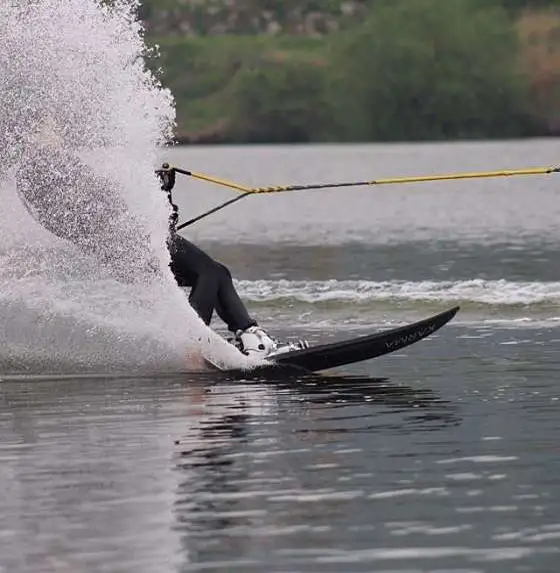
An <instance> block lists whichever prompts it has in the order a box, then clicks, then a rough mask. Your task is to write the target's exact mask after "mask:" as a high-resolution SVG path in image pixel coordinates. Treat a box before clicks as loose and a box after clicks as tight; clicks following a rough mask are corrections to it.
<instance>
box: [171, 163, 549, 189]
mask: <svg viewBox="0 0 560 573" xmlns="http://www.w3.org/2000/svg"><path fill="white" fill-rule="evenodd" d="M173 169H175V171H176V172H177V173H182V174H183V175H189V176H190V177H193V178H194V179H200V180H202V181H208V182H209V183H215V184H216V185H222V186H223V187H229V188H230V189H235V190H236V191H241V192H243V193H281V192H283V191H305V190H312V189H336V188H339V187H358V186H367V185H392V184H400V183H426V182H430V181H453V180H456V179H484V178H490V177H514V176H518V175H548V174H550V173H559V172H560V167H532V168H528V169H506V170H501V171H470V172H466V173H448V174H444V175H413V176H406V177H390V178H386V179H373V180H371V181H367V180H366V181H346V182H343V183H310V184H308V185H271V186H268V187H247V186H245V185H240V184H239V183H234V182H233V181H228V180H227V179H218V178H217V177H213V176H211V175H206V174H204V173H197V172H196V171H186V170H185V169H179V168H177V167H173Z"/></svg>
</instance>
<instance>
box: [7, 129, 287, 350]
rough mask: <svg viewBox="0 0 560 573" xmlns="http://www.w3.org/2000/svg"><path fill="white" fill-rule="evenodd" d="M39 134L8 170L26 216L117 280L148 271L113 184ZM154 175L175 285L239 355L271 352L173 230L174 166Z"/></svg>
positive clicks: (210, 266) (218, 276)
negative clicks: (225, 331)
mask: <svg viewBox="0 0 560 573" xmlns="http://www.w3.org/2000/svg"><path fill="white" fill-rule="evenodd" d="M46 139H47V142H46V143H45V142H44V141H40V142H38V143H37V142H35V144H34V145H33V146H32V148H31V150H30V151H28V152H27V153H23V154H22V157H21V161H20V164H19V167H18V168H17V170H16V185H17V190H18V194H19V196H20V197H21V199H22V200H23V202H24V204H25V206H26V207H27V209H28V211H29V212H30V213H31V215H32V216H33V217H34V218H35V219H36V220H37V221H38V222H39V223H41V225H42V226H43V227H45V228H46V229H48V230H49V231H50V232H52V233H53V234H55V235H56V236H58V237H60V238H63V239H66V240H69V241H71V242H72V243H74V244H75V245H77V246H78V247H79V248H81V249H82V250H83V251H84V252H86V253H89V254H91V255H94V256H95V257H96V258H98V259H99V260H101V261H102V262H103V263H104V264H106V266H107V267H108V268H110V270H111V272H112V273H113V275H114V276H115V277H116V278H117V279H119V280H121V281H123V282H132V281H134V280H135V277H136V276H138V275H139V274H140V273H141V272H142V271H145V272H148V273H150V272H154V270H155V268H157V262H155V260H154V257H153V255H151V250H150V246H149V239H148V237H147V236H146V235H144V234H142V233H141V232H139V230H138V227H137V225H136V224H135V222H134V220H133V219H132V216H131V214H130V212H129V211H128V209H127V206H126V204H125V203H124V201H123V200H122V199H121V198H120V196H119V194H118V193H115V191H114V183H113V182H112V181H110V180H109V179H106V178H103V177H100V176H99V175H97V174H95V173H94V172H93V171H92V170H91V169H90V168H89V167H88V166H86V165H85V164H84V163H83V162H82V161H81V160H80V159H78V158H77V157H76V156H75V155H74V154H73V153H70V152H68V151H65V150H64V149H63V147H62V146H60V145H59V144H58V143H57V142H56V138H54V137H53V135H52V133H51V134H49V136H48V137H47V138H46ZM43 140H44V138H43ZM156 173H157V174H158V175H159V177H160V179H161V182H162V189H163V190H164V191H166V193H167V194H168V198H169V202H170V204H171V206H172V213H171V216H170V232H169V236H168V240H167V246H168V249H169V252H170V256H171V263H170V267H171V270H172V272H173V274H174V276H175V279H176V281H177V283H178V285H179V286H182V287H191V289H192V290H191V293H190V297H189V301H190V304H191V306H192V307H193V309H194V310H195V311H196V312H197V314H198V315H199V316H200V318H201V319H202V320H203V321H204V322H205V323H206V324H210V321H211V320H212V315H213V313H214V310H216V312H217V314H218V315H219V316H220V317H221V318H222V319H223V320H224V322H225V323H226V325H227V326H228V328H229V330H230V331H231V332H233V333H235V336H236V339H237V341H238V344H239V347H240V349H241V351H242V352H244V353H245V354H247V355H254V356H261V357H264V356H267V355H269V354H271V353H273V352H275V351H277V350H278V348H277V344H276V342H275V341H274V340H273V339H272V338H271V337H270V336H269V335H268V334H267V333H266V332H265V331H264V330H263V329H262V328H261V327H259V326H258V324H257V321H256V320H254V319H253V318H252V317H251V316H250V315H249V314H248V312H247V309H246V308H245V305H244V304H243V302H242V301H241V299H240V298H239V295H238V294H237V291H236V290H235V287H234V285H233V281H232V278H231V274H230V272H229V270H228V269H227V268H226V267H225V266H224V265H222V264H221V263H218V262H217V261H215V260H214V259H212V258H211V257H210V256H209V255H207V254H206V253H205V252H204V251H202V250H201V249H199V248H198V247H197V246H196V245H194V244H193V243H191V242H190V241H187V240H186V239H185V238H184V237H182V236H180V235H179V234H178V233H177V231H176V223H177V220H178V209H177V206H176V205H175V204H174V203H173V201H172V197H171V190H172V189H173V186H174V183H175V172H174V171H173V170H172V169H168V170H159V171H157V172H156Z"/></svg>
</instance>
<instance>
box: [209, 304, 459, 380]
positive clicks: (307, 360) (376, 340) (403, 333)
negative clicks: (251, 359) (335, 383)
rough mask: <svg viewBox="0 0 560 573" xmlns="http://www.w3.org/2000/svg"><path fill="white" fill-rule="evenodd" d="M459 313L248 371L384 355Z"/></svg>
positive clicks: (325, 365)
mask: <svg viewBox="0 0 560 573" xmlns="http://www.w3.org/2000/svg"><path fill="white" fill-rule="evenodd" d="M458 310H459V307H458V306H455V307H453V308H451V309H449V310H446V311H445V312H442V313H440V314H436V315H434V316H431V317H430V318H425V319H424V320H420V321H418V322H414V323H412V324H407V325H405V326H400V327H398V328H393V329H392V330H385V331H382V332H375V333H374V334H368V335H365V336H360V337H358V338H351V339H349V340H343V341H341V342H332V343H329V344H320V345H318V346H311V347H309V348H306V349H304V350H293V351H291V352H286V353H284V354H279V355H278V356H275V357H271V358H269V359H268V361H267V362H268V363H267V364H265V365H263V366H259V367H258V368H256V369H254V370H252V371H251V372H253V373H260V372H263V371H267V370H268V371H276V370H278V371H280V370H283V371H301V372H319V371H321V370H328V369H329V368H336V367H337V366H346V365H348V364H354V363H355V362H362V361H363V360H370V359H371V358H377V357H378V356H384V355H385V354H390V353H391V352H395V351H397V350H400V349H401V348H405V347H406V346H410V345H411V344H414V343H415V342H418V341H419V340H422V339H423V338H426V337H428V336H430V334H433V333H434V332H436V330H439V329H440V328H441V327H442V326H444V325H445V324H447V323H448V322H449V321H450V320H451V319H452V318H453V317H454V316H455V315H456V314H457V311H458ZM206 363H207V365H208V366H209V367H211V368H215V369H217V370H222V371H223V368H220V367H219V366H217V365H215V364H213V363H211V362H210V361H208V360H207V361H206ZM235 371H236V370H233V371H230V372H235ZM239 372H241V371H239Z"/></svg>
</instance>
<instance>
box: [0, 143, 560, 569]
mask: <svg viewBox="0 0 560 573" xmlns="http://www.w3.org/2000/svg"><path fill="white" fill-rule="evenodd" d="M332 149H334V148H325V149H323V148H301V149H299V150H298V149H297V148H296V149H293V150H291V151H290V150H289V149H286V148H278V149H277V153H276V154H274V153H273V151H274V148H255V149H252V150H251V148H245V149H244V150H243V149H228V148H224V149H221V150H218V149H216V148H214V149H213V150H212V149H207V148H194V149H186V150H177V151H176V152H175V153H177V154H178V155H177V157H176V158H173V160H174V161H175V162H176V163H177V164H179V165H182V166H186V167H187V168H194V166H193V163H195V164H196V165H197V166H198V167H199V168H200V170H203V169H206V170H207V171H210V168H209V167H210V166H209V165H208V166H205V164H204V162H205V161H206V162H208V163H209V164H210V158H211V157H213V159H214V162H215V165H214V168H213V170H212V171H211V172H213V173H216V174H218V175H223V176H228V177H232V178H234V177H235V170H234V169H233V166H234V165H237V168H238V175H237V179H239V180H241V181H243V180H245V181H246V182H247V181H248V182H250V183H251V182H253V181H254V182H258V183H261V182H262V183H277V182H284V183H285V182H292V181H288V180H289V179H290V178H291V177H294V178H295V180H296V181H294V182H305V181H306V180H312V179H313V178H314V177H317V176H320V175H321V172H322V177H320V178H338V176H340V177H341V178H342V177H344V176H345V175H348V174H349V172H351V171H356V168H357V167H360V169H362V171H364V173H354V175H355V177H356V178H360V177H361V176H365V171H369V175H370V176H389V175H392V174H393V171H396V170H397V167H398V164H399V162H401V159H402V158H403V157H405V156H408V157H409V158H410V162H409V164H407V169H408V170H409V171H411V172H418V173H422V172H430V171H431V172H438V171H442V172H445V171H451V170H456V169H457V168H460V166H461V165H463V166H465V168H469V169H470V168H477V169H482V168H492V167H495V168H498V167H499V168H501V167H504V168H505V167H510V168H514V167H526V166H531V165H540V164H546V163H547V158H548V159H551V158H552V156H553V155H556V156H557V149H556V148H555V147H554V145H553V142H551V141H549V142H546V141H540V142H538V141H537V142H522V143H508V144H505V143H504V144H503V145H501V146H499V145H498V144H489V145H487V144H477V145H472V144H464V145H463V146H393V147H391V146H385V147H376V146H371V147H368V146H364V147H356V148H338V149H339V153H338V155H336V154H334V152H332ZM352 149H353V150H354V151H353V152H352ZM254 154H256V157H257V161H256V162H253V163H252V162H250V161H249V160H248V159H246V163H245V164H244V169H243V170H241V171H242V173H241V176H240V175H239V169H240V168H239V165H240V164H239V161H240V158H241V157H245V158H248V157H254V156H255V155H254ZM274 157H277V158H280V159H279V161H280V164H279V163H278V162H275V161H273V158H274ZM336 157H338V160H337V159H336ZM368 161H369V163H370V164H371V165H370V168H369V170H368V169H366V167H367V165H365V164H366V162H368ZM376 162H377V164H376ZM401 163H402V162H401ZM326 166H327V167H326ZM374 167H375V169H374ZM381 167H385V168H386V169H381ZM307 168H309V169H310V170H311V171H315V173H311V174H309V176H308V177H305V172H306V169H307ZM325 170H327V171H329V170H330V171H332V172H333V173H331V174H329V173H326V174H325V173H324V171H325ZM282 171H284V172H285V174H284V178H283V179H286V180H282V179H281V178H280V175H279V174H280V172H282ZM244 175H246V177H244ZM267 175H270V177H269V178H268V179H267ZM545 181H546V182H545ZM545 181H543V180H542V179H523V182H519V180H513V179H512V180H511V183H510V180H508V181H507V183H503V182H502V183H496V184H491V183H489V182H486V183H484V184H481V183H477V184H476V185H477V186H476V187H474V188H473V187H470V186H469V183H468V182H463V183H461V187H460V188H457V187H454V188H453V189H452V190H449V188H448V192H449V193H451V194H454V197H453V198H449V197H448V196H446V195H445V192H444V191H443V190H442V188H436V187H428V188H422V189H417V190H415V191H414V193H413V196H410V195H407V194H406V193H405V192H404V191H403V190H401V189H400V188H399V189H395V190H394V191H392V193H393V194H390V193H388V192H387V193H386V194H383V195H382V198H383V201H382V202H380V203H379V202H378V200H380V197H379V196H377V195H376V196H375V197H376V200H375V201H374V200H372V199H370V198H368V197H371V195H370V196H366V194H365V192H359V193H361V194H360V195H352V196H350V195H349V197H354V198H356V201H357V202H356V203H355V202H353V201H352V200H350V199H348V200H347V201H346V202H345V203H344V204H343V205H342V206H340V207H339V209H338V211H337V209H336V207H335V204H336V203H335V202H334V199H333V196H332V195H329V196H328V198H326V199H325V201H324V202H323V203H321V204H320V205H318V206H317V209H316V211H317V212H319V213H320V214H321V217H318V218H317V219H316V220H314V221H313V222H310V221H309V217H310V212H309V211H307V210H306V209H307V208H308V207H311V206H312V205H311V204H310V203H308V202H307V201H309V198H308V196H303V195H302V196H300V197H302V201H303V204H302V205H301V210H297V209H296V208H295V205H297V202H296V203H293V201H296V200H295V198H293V197H292V198H288V197H286V198H285V199H282V200H280V199H278V200H277V202H276V203H275V206H274V208H273V212H272V213H269V212H267V211H266V209H265V210H263V208H262V206H263V205H264V203H260V205H258V206H257V203H256V202H257V201H263V200H264V199H263V198H259V199H254V200H253V198H252V199H251V202H249V203H247V204H246V211H243V210H242V211H239V210H237V211H235V212H232V213H237V214H236V215H234V214H232V213H230V215H228V217H230V218H229V219H228V218H227V217H226V216H225V215H224V217H226V219H220V218H219V217H218V218H217V219H214V220H208V222H207V223H204V224H203V225H202V226H201V227H197V228H196V229H195V228H194V227H193V229H192V233H191V234H190V236H192V237H193V238H195V239H198V240H200V241H202V243H203V244H204V245H205V246H206V247H207V248H208V249H209V250H210V251H211V252H212V254H214V255H215V256H217V257H219V258H220V259H221V260H224V262H227V263H228V264H229V265H230V266H231V267H232V269H233V270H234V274H235V276H236V279H237V280H238V285H239V288H240V290H241V292H242V294H243V296H244V297H245V298H246V300H247V301H248V304H249V305H250V307H251V310H252V311H253V312H254V313H255V314H256V315H257V316H258V317H259V318H260V319H261V321H262V322H263V324H265V325H267V326H268V327H270V328H271V330H273V331H274V333H275V334H278V335H279V336H285V335H286V336H287V335H291V334H297V336H302V335H303V336H306V337H307V338H309V339H310V340H311V341H319V340H332V339H339V338H344V337H347V336H351V335H355V334H359V333H360V334H361V333H363V332H364V331H369V330H377V329H381V328H388V327H390V326H394V325H397V324H402V323H403V322H408V321H412V320H415V319H418V318H421V317H425V316H428V315H430V314H432V313H435V312H439V311H440V310H443V309H445V308H448V307H451V306H454V305H455V304H460V305H461V307H462V310H461V312H460V313H459V315H458V316H457V318H456V319H455V320H454V321H453V322H452V323H451V324H449V325H448V326H446V327H445V328H444V329H442V330H441V331H440V332H438V333H437V335H435V336H433V337H431V338H430V339H428V340H426V341H423V342H421V343H418V344H417V345H413V346H411V347H409V348H407V349H405V350H403V351H400V352H398V353H397V354H394V355H390V356H387V357H384V358H380V359H377V360H374V361H371V362H366V363H362V364H357V365H354V366H351V367H348V368H346V369H344V370H343V371H339V372H336V373H332V374H331V375H329V376H325V375H323V376H317V377H307V378H291V379H289V378H288V379H276V380H275V379H267V380H264V379H258V378H257V379H249V378H246V379H241V378H232V377H228V376H226V375H221V374H217V373H210V372H208V373H202V374H200V373H199V374H197V373H193V372H183V373H170V374H166V375H162V374H157V373H156V374H153V375H149V374H147V375H144V376H136V375H130V376H127V377H123V376H120V377H117V376H111V375H107V374H105V373H103V372H100V373H99V375H97V376H83V375H82V376H73V375H65V376H49V377H45V376H42V375H41V374H44V373H41V372H40V371H35V372H34V375H33V376H31V375H29V374H19V375H14V374H9V373H8V372H7V371H6V372H4V374H3V376H2V381H1V382H0V491H1V492H2V494H1V495H0V572H2V573H13V572H15V573H19V572H30V573H36V572H56V573H59V572H64V573H66V572H68V573H70V572H71V573H76V572H94V571H95V572H98V571H101V572H109V573H113V572H119V573H121V572H122V573H125V572H126V573H129V572H130V573H132V572H135V573H136V572H146V573H148V572H149V573H154V572H158V573H159V572H168V571H169V572H171V571H174V572H175V571H176V572H190V571H212V572H214V571H215V572H218V571H235V572H237V571H239V572H269V571H270V572H275V573H287V572H305V573H307V572H312V571H324V572H331V571H332V572H337V573H338V572H340V573H354V572H366V571H368V572H369V571H372V572H373V571H375V572H376V573H379V572H391V573H427V572H430V573H436V572H437V573H443V572H446V573H448V572H452V573H467V572H468V573H494V572H496V573H498V572H500V573H501V572H504V573H506V572H507V573H511V572H520V573H521V572H538V573H547V572H550V573H556V572H557V571H558V563H559V560H560V417H559V415H558V413H559V407H560V380H559V372H560V351H559V345H560V312H559V310H558V304H559V303H560V280H559V271H558V269H559V268H560V265H559V263H560V260H559V259H560V257H559V255H558V247H559V243H560V224H559V223H558V221H560V218H559V213H560V204H559V201H558V191H557V189H558V180H557V179H553V178H549V179H546V180H545ZM196 189H197V188H196V187H195V190H196ZM204 189H208V192H209V193H212V192H213V191H212V188H206V187H204ZM473 189H474V190H473ZM183 191H184V193H185V195H184V196H180V198H181V201H182V202H183V208H184V206H185V205H186V204H187V195H186V193H187V187H184V188H183ZM376 193H377V191H376ZM384 193H385V192H384ZM466 193H472V194H474V196H471V197H470V198H468V199H467V198H465V194H466ZM506 194H507V197H506V196H505V195H506ZM196 197H198V199H197V201H199V202H200V203H201V204H200V205H199V206H202V203H203V202H204V201H205V200H206V199H204V200H202V199H200V195H199V194H197V195H196ZM305 197H307V198H305ZM210 198H211V199H212V198H213V199H216V198H217V197H216V196H212V197H210ZM440 200H441V201H440ZM193 201H194V200H193ZM283 201H287V203H283ZM329 202H330V203H329ZM441 202H443V205H442V203H441ZM506 206H507V208H506ZM240 208H241V205H239V204H238V206H237V209H240ZM368 209H369V211H368ZM193 210H194V206H193ZM392 210H397V211H398V214H399V217H400V221H401V222H403V221H404V222H406V225H404V224H403V227H402V228H401V235H400V236H399V234H398V227H399V224H398V220H397V219H398V217H397V216H396V215H395V211H392ZM241 212H243V213H245V214H246V215H247V220H245V219H243V218H240V217H239V214H240V213H241ZM391 213H392V215H391ZM288 214H290V216H289V217H288ZM220 217H221V216H220ZM329 217H330V218H331V220H336V219H337V217H338V223H337V225H334V226H332V227H331V228H330V232H327V231H326V230H328V228H329V225H328V218H329ZM352 217H354V218H353V219H352ZM368 217H369V219H370V221H372V224H371V225H369V226H368V224H367V220H368ZM444 217H447V219H446V220H445V222H442V218H444ZM220 220H221V221H222V223H223V224H222V226H220V225H219V224H218V223H219V221H220ZM256 221H260V222H259V223H258V225H257V224H256V223H255V226H253V227H252V224H253V222H256ZM350 221H354V222H355V224H354V225H352V224H350ZM444 223H445V224H444ZM253 231H254V233H255V234H254V240H253V241H250V240H248V238H247V237H248V236H252V232H253ZM292 232H293V233H295V234H296V235H297V237H298V240H294V239H293V237H292V238H290V237H291V235H292ZM322 237H324V240H323V239H322ZM21 344H23V343H21Z"/></svg>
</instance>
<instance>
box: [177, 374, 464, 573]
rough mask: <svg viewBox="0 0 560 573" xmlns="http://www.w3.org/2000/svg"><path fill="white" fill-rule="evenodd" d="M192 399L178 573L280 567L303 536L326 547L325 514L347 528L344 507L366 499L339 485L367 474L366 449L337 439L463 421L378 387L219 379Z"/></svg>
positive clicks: (428, 398) (333, 381) (423, 400)
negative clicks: (182, 560) (196, 402)
mask: <svg viewBox="0 0 560 573" xmlns="http://www.w3.org/2000/svg"><path fill="white" fill-rule="evenodd" d="M266 382H267V383H268V385H264V384H265V383H266ZM271 391H272V394H271ZM198 392H199V397H200V414H199V415H198V416H197V420H196V423H194V424H193V423H192V420H191V423H190V424H189V428H188V431H187V432H186V433H185V434H183V435H182V436H181V438H180V439H179V440H178V441H177V444H176V445H177V451H176V457H175V459H176V468H177V471H178V473H179V486H178V489H177V501H176V503H175V514H176V519H177V529H178V531H180V532H181V534H182V540H183V543H184V546H185V548H186V550H187V553H188V555H189V556H190V560H191V562H190V566H189V567H188V568H187V569H186V570H197V567H196V565H195V564H196V563H198V564H202V563H204V564H205V565H204V568H207V567H210V566H211V564H213V567H215V568H216V570H219V568H220V567H222V566H224V564H225V563H228V564H229V566H230V567H233V566H235V567H236V568H240V569H243V568H247V567H251V568H257V569H260V570H265V567H267V566H269V565H270V564H271V562H273V561H275V560H277V561H278V564H279V565H280V563H281V562H282V561H283V559H282V558H280V554H281V552H282V551H283V550H287V549H290V550H291V551H296V550H298V549H304V548H305V547H306V546H307V543H308V542H309V538H308V537H307V535H309V534H310V533H312V532H315V533H317V534H320V536H321V537H324V538H325V539H324V544H323V546H324V547H325V548H327V547H328V546H329V544H331V543H332V542H333V539H332V534H333V531H335V530H336V527H335V526H334V525H335V524H334V523H332V519H333V516H334V515H336V516H337V519H342V524H341V525H344V523H346V526H348V527H351V524H352V519H351V513H352V512H350V513H348V507H347V505H348V504H355V503H360V501H359V500H360V499H363V498H364V491H363V490H362V489H361V488H360V489H356V488H355V487H352V486H351V487H350V488H349V487H348V485H347V483H350V482H351V481H352V480H353V479H354V478H355V477H358V476H359V475H362V477H365V475H364V474H363V472H360V473H359V474H358V473H357V472H356V469H353V468H356V467H357V465H359V462H358V460H359V458H360V456H361V455H366V450H364V449H362V448H360V447H352V446H351V445H350V444H348V445H344V444H343V443H342V444H341V443H340V441H341V440H342V441H345V440H347V439H348V438H349V436H348V434H350V435H351V434H354V433H356V432H362V433H366V434H370V435H371V434H375V433H377V432H386V431H389V432H399V433H407V434H414V433H415V432H417V431H419V430H437V429H441V428H442V427H445V426H449V425H456V424H458V423H459V422H460V421H459V418H458V417H457V414H456V409H455V408H454V407H453V406H452V405H451V404H449V403H447V402H445V401H444V400H442V399H441V398H440V397H438V396H437V394H435V393H434V392H431V391H429V390H422V389H414V388H410V387H407V386H404V385H398V384H395V383H392V382H391V381H389V380H387V379H371V378H365V377H361V378H357V377H354V378H348V377H336V376H331V377H321V376H308V377H306V378H303V379H302V378H297V377H294V378H292V379H288V380H275V381H272V382H271V381H270V379H269V380H267V381H260V382H259V381H256V382H255V383H253V384H249V383H247V382H246V383H245V384H243V383H235V384H233V383H232V381H229V380H226V381H224V382H223V383H220V384H215V385H212V386H202V387H198ZM191 396H192V388H191ZM274 410H275V412H274V416H275V417H276V416H278V418H276V419H275V420H274V421H272V420H271V419H270V417H271V414H272V413H273V411H274ZM374 412H375V415H374V416H372V414H373V413H374ZM377 415H379V416H380V418H379V419H376V416H377ZM386 417H389V418H390V419H389V420H385V418H386ZM372 471H373V469H372ZM355 472H356V473H355ZM367 475H369V472H368V474H367ZM371 475H372V476H373V475H374V474H373V473H372V474H371ZM341 476H344V477H341ZM302 502H303V503H304V504H306V506H307V507H305V508H304V507H303V506H302V507H300V503H302ZM327 523H331V524H330V525H325V524H327ZM302 534H304V535H303V537H302ZM329 538H330V540H329ZM275 554H278V555H277V556H276V557H275V556H274V555H275ZM240 555H242V556H243V558H242V559H241V561H240Z"/></svg>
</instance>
